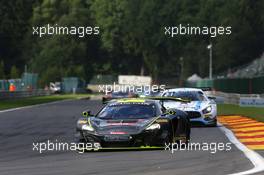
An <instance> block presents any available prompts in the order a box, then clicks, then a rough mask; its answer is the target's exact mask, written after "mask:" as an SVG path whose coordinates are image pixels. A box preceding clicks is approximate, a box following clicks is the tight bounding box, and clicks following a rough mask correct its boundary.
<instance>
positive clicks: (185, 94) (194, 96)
mask: <svg viewBox="0 0 264 175" xmlns="http://www.w3.org/2000/svg"><path fill="white" fill-rule="evenodd" d="M164 96H166V97H176V98H181V99H186V100H191V101H205V100H206V98H205V97H204V95H203V94H202V93H201V92H195V91H177V92H167V93H166V94H165V95H164Z"/></svg>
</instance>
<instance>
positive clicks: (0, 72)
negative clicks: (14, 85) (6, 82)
mask: <svg viewBox="0 0 264 175" xmlns="http://www.w3.org/2000/svg"><path fill="white" fill-rule="evenodd" d="M0 79H5V65H4V61H3V60H1V62H0Z"/></svg>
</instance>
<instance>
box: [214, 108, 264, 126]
mask: <svg viewBox="0 0 264 175" xmlns="http://www.w3.org/2000/svg"><path fill="white" fill-rule="evenodd" d="M217 108H218V109H217V112H218V115H243V116H247V117H250V118H253V119H255V120H258V121H262V122H264V108H261V107H240V106H238V105H231V104H218V105H217Z"/></svg>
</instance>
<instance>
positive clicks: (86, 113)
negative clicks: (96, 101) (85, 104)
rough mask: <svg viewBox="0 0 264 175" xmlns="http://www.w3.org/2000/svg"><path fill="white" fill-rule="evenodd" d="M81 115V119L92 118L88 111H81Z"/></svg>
mask: <svg viewBox="0 0 264 175" xmlns="http://www.w3.org/2000/svg"><path fill="white" fill-rule="evenodd" d="M82 115H83V117H90V116H92V114H91V111H90V110H88V111H83V112H82Z"/></svg>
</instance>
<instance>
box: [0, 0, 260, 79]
mask: <svg viewBox="0 0 264 175" xmlns="http://www.w3.org/2000/svg"><path fill="white" fill-rule="evenodd" d="M263 9H264V1H263V0H256V1H251V0H219V1H215V0H197V1H196V2H195V3H194V2H193V0H164V1H159V0H145V1H142V0H111V1H108V0H38V1H33V0H30V1H26V0H21V1H0V14H1V22H0V38H1V40H0V57H1V58H3V59H4V62H5V63H6V66H5V70H1V69H0V71H2V72H4V73H5V72H6V73H11V71H9V70H11V65H15V66H16V67H17V68H18V71H21V70H22V69H23V67H24V65H25V64H27V65H28V67H29V68H30V69H31V71H33V72H36V73H39V74H40V76H39V77H40V78H41V83H42V84H45V83H48V82H49V81H57V80H60V79H61V77H63V76H78V77H81V78H83V79H86V80H89V79H90V78H91V77H92V76H93V75H95V74H111V75H118V74H139V73H140V72H141V73H143V72H144V74H146V75H151V76H152V77H153V78H154V79H155V80H158V81H159V80H161V79H163V78H167V77H175V78H179V77H180V76H183V77H185V78H186V77H187V76H190V75H191V74H193V73H198V74H199V75H201V76H202V77H205V76H207V74H208V60H209V53H208V50H207V49H206V47H207V45H208V44H209V42H210V41H211V42H212V43H213V67H214V74H218V73H221V72H222V71H225V70H227V69H228V68H230V67H235V66H238V65H241V64H245V63H248V62H250V61H251V60H253V59H255V58H256V57H259V56H260V55H261V54H262V52H263V50H264V32H263V31H264V16H263ZM47 24H50V25H55V24H58V25H62V26H77V27H78V26H93V27H95V26H99V27H100V35H99V36H86V37H84V38H79V37H77V36H75V35H71V36H69V35H56V36H44V37H41V38H39V37H37V36H33V35H32V26H45V25H47ZM179 24H183V25H188V24H189V25H190V26H200V27H202V26H207V27H210V26H231V27H232V34H231V35H227V36H218V37H215V38H211V37H210V36H206V35H203V36H202V35H192V36H188V35H178V36H176V37H174V38H169V37H168V36H165V34H164V32H165V31H164V27H165V26H178V25H179ZM181 57H183V59H182V60H180V58H181ZM142 70H144V71H142ZM181 73H183V75H181ZM175 83H176V82H175Z"/></svg>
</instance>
